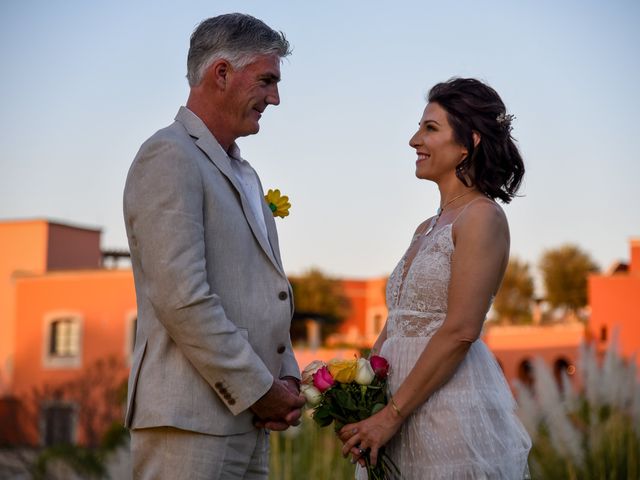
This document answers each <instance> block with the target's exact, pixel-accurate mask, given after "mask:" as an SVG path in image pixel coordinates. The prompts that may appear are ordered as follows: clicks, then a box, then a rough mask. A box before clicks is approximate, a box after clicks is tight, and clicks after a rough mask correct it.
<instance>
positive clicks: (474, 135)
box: [471, 130, 481, 148]
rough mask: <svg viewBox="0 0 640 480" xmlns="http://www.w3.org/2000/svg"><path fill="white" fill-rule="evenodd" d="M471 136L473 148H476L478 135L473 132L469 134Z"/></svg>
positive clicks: (478, 142)
mask: <svg viewBox="0 0 640 480" xmlns="http://www.w3.org/2000/svg"><path fill="white" fill-rule="evenodd" d="M471 136H472V137H473V147H474V148H477V147H478V145H480V138H481V137H480V134H479V133H478V132H476V131H475V130H474V131H473V132H471Z"/></svg>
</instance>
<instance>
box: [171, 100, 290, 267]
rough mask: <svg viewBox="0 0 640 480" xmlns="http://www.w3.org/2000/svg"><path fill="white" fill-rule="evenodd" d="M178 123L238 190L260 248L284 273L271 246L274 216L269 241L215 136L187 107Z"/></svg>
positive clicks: (266, 219)
mask: <svg viewBox="0 0 640 480" xmlns="http://www.w3.org/2000/svg"><path fill="white" fill-rule="evenodd" d="M176 121H178V122H180V123H181V124H182V125H183V126H184V128H185V129H186V130H187V132H188V133H189V135H191V136H192V137H194V138H196V142H195V143H196V145H197V146H198V148H200V150H202V151H203V152H204V153H205V155H207V157H208V158H209V160H211V162H212V163H213V164H214V165H215V166H216V167H217V168H218V170H220V172H222V174H223V175H224V176H225V177H227V180H229V182H231V185H233V187H234V188H235V189H236V191H237V192H238V196H239V197H240V204H241V206H242V211H243V212H244V216H245V218H246V220H247V223H248V224H249V227H251V231H252V232H253V236H254V237H255V238H256V240H257V241H258V243H259V244H260V247H262V250H264V253H265V254H266V255H267V257H268V258H269V260H271V262H272V263H273V264H274V266H275V267H276V268H277V269H278V270H279V271H281V272H282V273H284V272H283V270H282V263H281V260H280V256H279V254H278V257H277V258H276V256H275V255H274V252H278V249H277V247H276V248H274V249H272V248H271V245H274V244H273V243H271V245H270V244H269V242H273V240H272V238H275V236H274V235H272V232H271V229H270V225H269V220H270V221H271V223H272V224H273V229H274V231H275V223H274V221H273V216H271V218H269V217H265V221H266V224H267V232H268V235H269V238H268V239H267V238H264V235H263V234H262V231H261V230H260V227H259V225H258V223H257V222H258V220H257V219H256V217H255V215H254V213H253V210H252V209H251V206H250V205H249V201H248V199H247V198H246V196H245V194H244V191H243V189H242V188H241V186H240V184H239V183H238V180H237V178H236V176H235V174H234V173H233V169H232V168H231V163H230V160H229V157H228V156H227V153H226V152H225V151H224V150H223V148H222V147H221V146H220V144H219V143H218V142H217V140H216V139H215V137H214V136H213V134H212V133H211V132H210V131H209V129H208V128H207V127H206V126H205V125H204V123H203V122H202V120H200V119H199V118H198V117H197V116H196V115H195V114H194V113H193V112H191V111H190V110H188V109H187V108H185V107H180V110H179V111H178V114H177V115H176ZM258 183H259V182H258ZM260 188H261V189H262V185H261V186H260ZM262 203H263V204H264V205H263V212H264V208H265V207H266V202H262ZM269 213H271V211H269ZM275 242H276V245H277V238H275Z"/></svg>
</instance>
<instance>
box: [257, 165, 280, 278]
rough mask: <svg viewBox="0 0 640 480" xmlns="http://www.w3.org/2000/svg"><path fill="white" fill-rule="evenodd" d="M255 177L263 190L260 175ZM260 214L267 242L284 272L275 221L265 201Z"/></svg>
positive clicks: (262, 190)
mask: <svg viewBox="0 0 640 480" xmlns="http://www.w3.org/2000/svg"><path fill="white" fill-rule="evenodd" d="M256 178H257V179H258V185H260V191H261V192H264V188H263V187H262V182H261V181H260V177H259V176H258V175H257V174H256ZM262 214H263V215H264V221H265V223H266V225H267V234H268V235H269V243H270V244H271V249H272V250H273V254H274V255H275V257H276V260H277V261H278V265H280V270H282V272H283V273H284V267H283V266H282V258H280V245H279V242H278V231H277V230H276V222H275V219H274V217H273V212H272V211H271V209H270V208H269V205H267V202H266V201H265V202H262Z"/></svg>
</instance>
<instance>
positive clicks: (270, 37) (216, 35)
mask: <svg viewBox="0 0 640 480" xmlns="http://www.w3.org/2000/svg"><path fill="white" fill-rule="evenodd" d="M270 54H274V55H278V56H279V57H280V58H284V57H286V56H287V55H289V54H291V49H290V46H289V42H288V41H287V39H286V38H285V36H284V33H282V32H277V31H275V30H273V29H272V28H270V27H269V26H268V25H267V24H266V23H264V22H263V21H262V20H258V19H257V18H255V17H252V16H251V15H245V14H243V13H228V14H225V15H219V16H217V17H212V18H208V19H206V20H204V21H202V22H201V23H200V25H198V26H197V27H196V29H195V30H194V31H193V34H191V43H190V46H189V55H188V56H187V80H189V86H191V87H195V86H197V85H199V84H200V82H201V81H202V77H203V76H204V73H205V72H206V70H207V68H209V67H210V66H211V65H212V64H213V63H214V62H215V61H217V60H220V59H222V58H223V59H225V60H227V61H228V62H229V63H230V64H231V66H232V67H233V68H236V69H240V68H242V67H244V66H246V65H248V64H250V63H251V62H252V61H253V60H255V58H256V57H258V56H259V55H270Z"/></svg>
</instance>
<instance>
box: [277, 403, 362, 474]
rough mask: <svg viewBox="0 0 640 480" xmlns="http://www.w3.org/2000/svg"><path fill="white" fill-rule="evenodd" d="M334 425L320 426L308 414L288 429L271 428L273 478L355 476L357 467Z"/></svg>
mask: <svg viewBox="0 0 640 480" xmlns="http://www.w3.org/2000/svg"><path fill="white" fill-rule="evenodd" d="M341 448H342V443H341V442H340V440H339V439H338V437H336V435H335V433H334V432H333V430H332V429H326V428H320V427H319V426H317V425H316V424H315V422H314V421H313V420H312V419H311V418H310V417H309V416H308V415H304V416H303V421H302V424H301V425H300V426H298V427H293V428H290V429H289V430H286V431H284V432H271V457H270V461H269V463H270V474H269V478H270V479H271V480H295V479H299V478H304V479H308V480H314V479H316V480H324V479H329V478H330V479H332V480H343V479H344V480H347V479H349V480H351V479H353V476H354V469H355V467H354V466H353V465H352V464H351V463H350V462H349V461H348V460H347V459H345V458H343V457H342V453H341Z"/></svg>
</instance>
